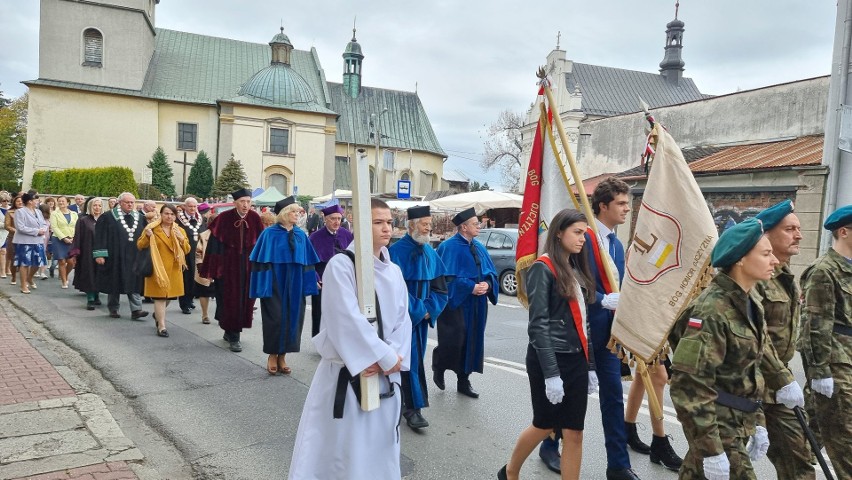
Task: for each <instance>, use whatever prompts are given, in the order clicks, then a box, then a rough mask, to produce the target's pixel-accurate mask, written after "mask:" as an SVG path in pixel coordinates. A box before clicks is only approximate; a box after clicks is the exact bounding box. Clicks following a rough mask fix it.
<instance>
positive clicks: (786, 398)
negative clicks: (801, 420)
mask: <svg viewBox="0 0 852 480" xmlns="http://www.w3.org/2000/svg"><path fill="white" fill-rule="evenodd" d="M775 401H776V402H778V403H783V404H784V406H785V407H787V408H793V407H801V408H804V407H805V392H803V391H802V387H800V386H799V384H798V383H796V382H795V381H794V382H793V383H791V384H789V385H784V386H783V387H781V390H778V391H777V392H775Z"/></svg>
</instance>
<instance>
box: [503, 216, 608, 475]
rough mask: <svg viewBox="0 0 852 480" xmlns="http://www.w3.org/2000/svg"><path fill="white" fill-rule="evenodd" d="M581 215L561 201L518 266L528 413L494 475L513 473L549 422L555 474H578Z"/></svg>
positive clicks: (589, 370)
mask: <svg viewBox="0 0 852 480" xmlns="http://www.w3.org/2000/svg"><path fill="white" fill-rule="evenodd" d="M587 228H588V223H587V220H586V217H585V216H584V215H583V214H582V213H580V212H578V211H576V210H570V209H565V210H562V211H560V212H559V213H557V214H556V215H555V216H554V217H553V221H552V222H551V223H550V228H549V229H548V232H547V239H546V241H545V244H544V254H543V255H542V256H541V257H539V259H538V260H537V261H536V262H535V263H534V264H533V265H532V266H531V267H530V268H529V270H528V271H527V272H526V277H525V281H524V285H526V289H527V296H528V297H529V327H528V332H529V337H530V343H529V346H528V348H527V357H526V365H527V374H528V375H529V381H530V396H531V397H532V407H533V421H532V425H530V426H529V427H527V428H526V429H525V430H524V431H523V432H521V435H520V436H519V437H518V441H517V443H516V444H515V449H514V450H513V451H512V457H511V459H510V460H509V463H508V464H506V466H504V467H503V468H502V469H501V470H500V471H499V472H498V473H497V478H499V479H502V480H506V479H510V478H511V479H516V478H518V476H519V474H520V470H521V466H522V465H523V463H524V461H525V460H526V458H527V457H528V456H529V454H530V453H531V452H532V451H533V449H534V448H535V447H536V446H538V444H539V443H541V441H542V440H544V438H545V437H547V436H548V435H549V434H550V432H552V431H553V430H554V429H559V430H561V431H562V437H563V447H562V460H561V462H562V464H561V469H562V478H563V479H578V478H580V462H581V460H582V456H583V421H584V418H585V416H586V403H587V395H588V393H589V391H590V390H594V389H595V388H596V387H595V386H596V384H597V376H596V375H595V371H594V364H593V363H592V364H590V363H589V360H590V358H592V357H589V350H590V348H591V345H589V344H588V342H587V340H586V339H587V331H588V328H587V326H586V303H587V302H592V301H594V294H595V288H594V283H593V281H592V276H591V273H590V272H591V270H590V268H589V264H588V256H587V255H586V252H585V248H586V246H585V243H586V237H585V233H586V229H587Z"/></svg>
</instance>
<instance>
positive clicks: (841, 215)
mask: <svg viewBox="0 0 852 480" xmlns="http://www.w3.org/2000/svg"><path fill="white" fill-rule="evenodd" d="M849 224H852V205H846V206H845V207H840V208H838V209H837V210H835V211H834V213H832V214H831V215H829V216H828V218H826V219H825V223H824V224H823V225H822V226H823V227H825V229H826V230H830V231H832V232H833V231H835V230H837V229H838V228H840V227H845V226H846V225H849Z"/></svg>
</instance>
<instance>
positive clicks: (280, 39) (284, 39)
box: [269, 27, 293, 47]
mask: <svg viewBox="0 0 852 480" xmlns="http://www.w3.org/2000/svg"><path fill="white" fill-rule="evenodd" d="M274 43H284V44H286V45H290V46H291V47H292V46H293V44H292V43H290V38H289V37H288V36H287V35H285V34H284V27H281V33H277V34H276V35H275V36H274V37H272V40H270V41H269V44H270V45H272V44H274Z"/></svg>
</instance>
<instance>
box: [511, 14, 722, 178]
mask: <svg viewBox="0 0 852 480" xmlns="http://www.w3.org/2000/svg"><path fill="white" fill-rule="evenodd" d="M676 8H677V7H676ZM684 30H685V24H684V22H683V21H682V20H680V19H678V18H677V10H675V18H674V20H672V21H671V22H669V23H668V24H666V44H665V49H664V51H665V53H664V56H663V61H662V62H660V69H659V73H650V72H643V71H638V70H626V69H622V68H616V67H606V66H601V65H590V64H586V63H578V62H574V61H572V60H569V59H568V58H567V56H566V52H565V50H562V49H561V48H560V47H559V44H558V42H557V45H556V48H555V49H553V50H552V51H551V52H550V54H548V55H547V66H546V67H545V69H546V71H547V73H548V78H549V79H550V81H551V89H552V91H553V96H554V100H555V101H556V103H557V111H558V113H559V115H560V117H561V118H562V123H563V125H564V126H565V133H566V135H567V136H568V142H569V144H570V148H571V151H572V152H573V153H574V155H575V157H579V154H578V145H579V146H580V149H582V148H583V147H582V145H583V141H582V139H581V138H580V124H582V123H586V122H591V121H594V120H599V119H602V118H608V117H613V116H617V115H624V114H627V113H633V112H638V111H641V106H640V103H639V99H640V98H641V99H642V100H643V101H645V102H646V103H647V104H648V105H649V107H650V108H657V107H664V106H668V105H676V104H681V103H686V102H692V101H695V100H703V99H705V98H708V97H710V95H705V94H703V93H701V92H700V91H699V90H698V87H697V86H696V85H695V82H694V81H693V80H692V79H691V78H687V77H684V76H683V71H684V66H685V62H684V61H683V57H682V53H683V32H684ZM539 103H540V100H538V99H537V100H536V101H535V102H533V104H532V105H531V106H530V109H529V110H528V111H527V115H526V119H525V125H524V127H523V128H522V129H521V134H522V139H523V146H524V152H523V153H522V155H521V158H522V159H524V161H525V162H527V161H528V159H529V154H530V150H531V149H532V141H533V136H534V135H535V128H536V124H537V123H538V118H539V111H540V107H539ZM554 113H556V112H554ZM578 167H579V168H580V171H581V175H582V176H583V178H584V179H587V178H589V177H592V176H595V175H599V174H601V173H603V172H604V171H607V172H613V173H614V172H615V171H618V170H606V167H605V166H602V165H587V164H580V165H578ZM602 168H603V169H604V170H603V171H602V170H601V169H602ZM526 169H527V165H523V166H522V170H521V171H524V172H525V171H526Z"/></svg>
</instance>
